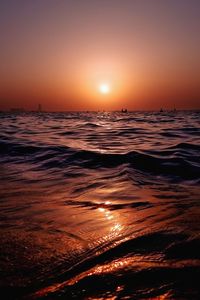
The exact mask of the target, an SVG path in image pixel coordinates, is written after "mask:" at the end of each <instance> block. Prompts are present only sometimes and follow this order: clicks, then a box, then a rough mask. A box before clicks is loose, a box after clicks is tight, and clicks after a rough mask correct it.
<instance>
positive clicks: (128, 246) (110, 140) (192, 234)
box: [0, 112, 200, 299]
mask: <svg viewBox="0 0 200 300" xmlns="http://www.w3.org/2000/svg"><path fill="white" fill-rule="evenodd" d="M0 153H1V156H0V163H1V168H0V178H1V179H0V184H1V189H0V234H1V244H0V270H1V271H0V276H1V294H2V293H3V292H5V293H6V295H7V296H6V298H5V299H21V298H23V299H57V298H59V299H145V298H147V299H148V298H150V299H199V293H200V285H199V278H200V236H199V233H200V218H199V217H200V209H199V201H200V199H199V198H200V197H199V195H200V193H199V191H200V187H199V186H200V185H199V184H200V113H199V112H177V113H162V114H159V113H152V112H151V113H150V112H148V113H141V112H135V113H127V114H125V113H41V114H36V113H35V114H34V113H32V114H31V113H27V114H16V115H15V114H3V113H2V114H0ZM58 296H59V297H58ZM158 297H160V298H158Z"/></svg>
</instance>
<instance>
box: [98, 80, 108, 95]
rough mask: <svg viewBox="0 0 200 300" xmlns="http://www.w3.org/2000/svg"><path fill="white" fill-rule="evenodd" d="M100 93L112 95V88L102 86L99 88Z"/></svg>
mask: <svg viewBox="0 0 200 300" xmlns="http://www.w3.org/2000/svg"><path fill="white" fill-rule="evenodd" d="M99 91H100V93H101V94H108V93H110V86H109V85H108V84H106V83H104V84H101V85H100V86H99Z"/></svg>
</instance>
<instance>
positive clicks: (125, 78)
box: [0, 0, 200, 110]
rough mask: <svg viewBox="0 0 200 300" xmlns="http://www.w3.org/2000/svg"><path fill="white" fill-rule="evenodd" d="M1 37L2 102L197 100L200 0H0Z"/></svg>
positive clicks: (146, 104)
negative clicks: (102, 90)
mask: <svg viewBox="0 0 200 300" xmlns="http://www.w3.org/2000/svg"><path fill="white" fill-rule="evenodd" d="M0 45H1V46H0V47H1V51H0V109H9V108H10V107H24V108H26V109H36V108H37V105H38V103H41V104H42V106H43V108H44V109H46V110H82V109H86V110H88V109H95V110H98V109H111V110H112V109H121V108H122V107H127V108H128V109H133V110H134V109H159V108H160V107H165V108H172V107H173V106H174V105H175V106H176V107H177V108H183V109H185V108H186V109H187V108H200V1H199V0H187V1H186V0H167V1H165V0H42V1H41V0H17V1H16V0H0ZM101 84H108V86H109V88H110V93H108V94H106V95H104V94H102V93H100V91H99V87H100V86H101Z"/></svg>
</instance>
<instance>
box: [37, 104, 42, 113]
mask: <svg viewBox="0 0 200 300" xmlns="http://www.w3.org/2000/svg"><path fill="white" fill-rule="evenodd" d="M41 111H42V105H41V104H38V112H41Z"/></svg>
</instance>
